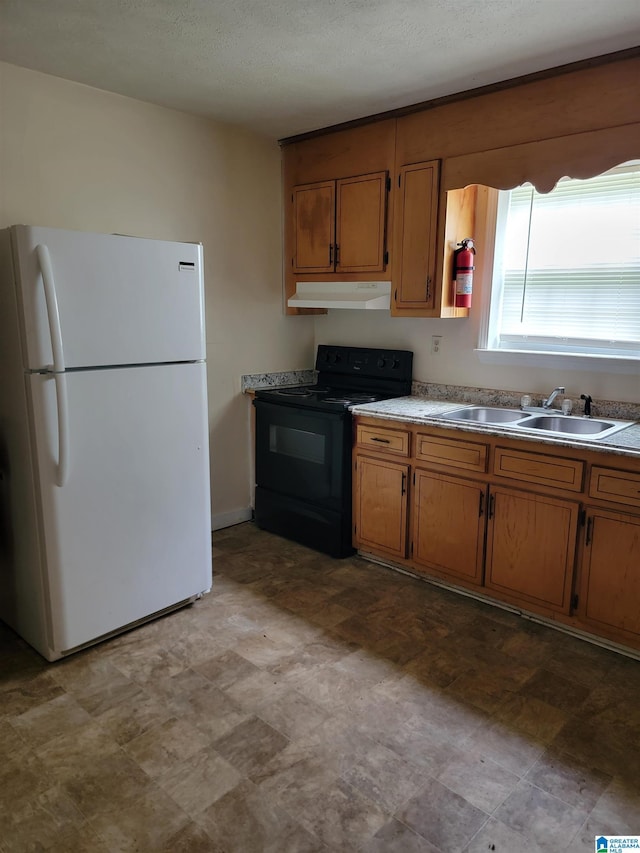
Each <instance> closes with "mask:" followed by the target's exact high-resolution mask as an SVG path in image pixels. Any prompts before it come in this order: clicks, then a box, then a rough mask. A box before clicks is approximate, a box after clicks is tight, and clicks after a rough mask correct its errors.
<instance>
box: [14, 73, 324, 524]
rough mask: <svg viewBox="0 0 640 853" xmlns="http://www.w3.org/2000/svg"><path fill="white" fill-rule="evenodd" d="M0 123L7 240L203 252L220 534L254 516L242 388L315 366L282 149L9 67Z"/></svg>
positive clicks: (213, 476)
mask: <svg viewBox="0 0 640 853" xmlns="http://www.w3.org/2000/svg"><path fill="white" fill-rule="evenodd" d="M0 115H1V117H2V118H1V126H0V228H4V227H6V226H8V225H14V224H17V223H23V224H27V225H43V226H50V227H55V228H70V229H77V230H81V231H98V232H105V233H113V232H117V233H122V234H132V235H136V236H140V237H153V238H157V239H163V240H184V241H191V242H201V243H203V245H204V256H205V285H206V315H207V360H208V378H209V424H210V437H211V480H212V511H213V526H214V527H215V528H217V527H224V526H227V525H228V524H233V523H235V522H237V521H241V520H244V519H246V518H248V517H249V516H250V507H249V500H250V497H249V496H250V478H251V444H250V441H251V439H250V427H249V424H250V405H249V400H248V398H247V397H244V396H242V395H241V394H240V376H241V375H242V374H245V373H257V372H260V371H262V370H269V371H277V370H291V369H296V368H303V367H309V366H311V365H312V364H313V356H314V339H313V338H314V331H313V318H311V317H309V318H307V317H296V318H290V317H285V316H283V311H282V270H281V257H282V255H281V245H282V225H281V215H282V214H281V210H282V205H281V176H280V151H279V149H278V146H277V144H276V143H275V142H274V141H272V140H269V139H264V138H262V137H259V136H255V135H252V134H249V133H246V132H244V131H241V130H238V129H236V128H233V127H230V126H227V125H222V124H219V123H215V122H212V121H209V120H207V119H205V118H200V117H197V116H193V115H189V114H185V113H181V112H177V111H174V110H169V109H164V108H162V107H158V106H154V105H151V104H147V103H143V102H141V101H136V100H133V99H131V98H125V97H121V96H119V95H113V94H110V93H107V92H103V91H100V90H98V89H92V88H90V87H88V86H83V85H80V84H77V83H72V82H69V81H66V80H62V79H60V78H56V77H51V76H48V75H45V74H39V73H37V72H33V71H29V70H26V69H23V68H18V67H16V66H13V65H7V64H6V63H0ZM170 452H171V448H167V453H170Z"/></svg>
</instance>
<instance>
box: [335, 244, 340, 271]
mask: <svg viewBox="0 0 640 853" xmlns="http://www.w3.org/2000/svg"><path fill="white" fill-rule="evenodd" d="M339 263H340V246H339V245H338V244H337V243H336V266H337V265H338V264H339Z"/></svg>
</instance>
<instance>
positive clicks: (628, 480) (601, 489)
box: [589, 468, 640, 506]
mask: <svg viewBox="0 0 640 853" xmlns="http://www.w3.org/2000/svg"><path fill="white" fill-rule="evenodd" d="M589 496H590V497H592V498H599V499H600V500H602V501H613V503H617V504H625V505H626V506H640V474H634V473H633V472H631V471H616V470H615V469H614V468H592V469H591V481H590V483H589Z"/></svg>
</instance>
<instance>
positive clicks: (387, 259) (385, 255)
mask: <svg viewBox="0 0 640 853" xmlns="http://www.w3.org/2000/svg"><path fill="white" fill-rule="evenodd" d="M384 262H385V264H388V263H389V252H385V253H384Z"/></svg>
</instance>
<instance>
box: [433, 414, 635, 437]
mask: <svg viewBox="0 0 640 853" xmlns="http://www.w3.org/2000/svg"><path fill="white" fill-rule="evenodd" d="M439 417H440V418H442V419H443V420H449V421H461V422H462V423H475V424H478V425H479V426H482V425H484V426H488V427H489V426H492V425H500V426H502V427H504V428H505V429H508V430H513V431H514V432H530V433H532V434H535V433H541V432H542V433H547V434H548V435H550V436H551V435H556V436H559V437H570V438H574V439H578V440H579V439H583V440H584V441H589V440H591V441H599V440H600V439H603V438H608V437H609V436H611V435H615V433H617V432H620V431H621V430H623V429H626V428H627V427H629V426H632V425H633V423H634V422H633V421H617V420H613V419H612V418H578V417H571V415H560V414H556V413H554V412H553V410H552V411H551V412H549V414H548V415H545V414H539V413H531V412H523V411H522V410H521V409H501V408H499V407H498V406H464V407H463V408H460V409H454V410H453V411H452V412H447V413H446V414H442V415H440V416H439Z"/></svg>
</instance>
